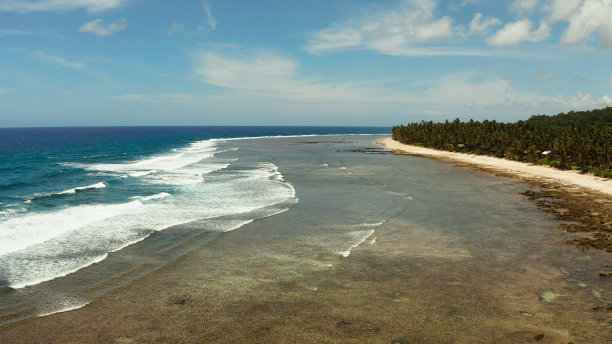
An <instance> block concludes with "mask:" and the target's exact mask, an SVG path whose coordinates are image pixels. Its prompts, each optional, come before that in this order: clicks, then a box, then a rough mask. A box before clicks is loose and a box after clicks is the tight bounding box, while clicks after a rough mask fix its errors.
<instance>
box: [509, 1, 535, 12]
mask: <svg viewBox="0 0 612 344" xmlns="http://www.w3.org/2000/svg"><path fill="white" fill-rule="evenodd" d="M537 6H538V0H514V1H513V2H512V4H511V5H510V10H512V11H513V12H516V13H518V14H520V15H525V14H531V13H533V11H535V9H536V7H537Z"/></svg>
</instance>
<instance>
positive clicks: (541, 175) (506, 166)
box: [376, 138, 612, 196]
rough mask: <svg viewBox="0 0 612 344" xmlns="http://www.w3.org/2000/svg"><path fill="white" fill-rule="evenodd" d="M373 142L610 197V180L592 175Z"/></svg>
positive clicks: (390, 141) (388, 141) (394, 148)
mask: <svg viewBox="0 0 612 344" xmlns="http://www.w3.org/2000/svg"><path fill="white" fill-rule="evenodd" d="M376 143H378V144H380V145H383V146H385V147H387V148H389V149H392V150H394V151H400V152H401V153H402V154H408V155H415V156H422V157H429V158H434V159H439V160H449V161H453V162H458V163H463V164H468V165H473V166H476V167H478V168H481V169H484V170H489V171H494V172H501V173H504V174H508V175H512V176H515V177H519V178H522V179H530V180H533V179H536V180H537V181H543V182H553V183H558V184H562V185H565V186H578V187H581V188H586V189H589V191H595V192H599V193H602V194H605V195H607V196H612V181H610V180H607V179H605V178H601V177H596V176H594V175H592V174H581V173H580V172H578V171H563V170H558V169H555V168H553V167H550V166H544V165H530V164H527V163H524V162H520V161H513V160H507V159H501V158H496V157H491V156H485V155H475V154H470V153H457V152H448V151H441V150H436V149H432V148H424V147H418V146H412V145H407V144H403V143H400V142H398V141H395V140H393V139H392V138H386V139H382V140H378V141H376Z"/></svg>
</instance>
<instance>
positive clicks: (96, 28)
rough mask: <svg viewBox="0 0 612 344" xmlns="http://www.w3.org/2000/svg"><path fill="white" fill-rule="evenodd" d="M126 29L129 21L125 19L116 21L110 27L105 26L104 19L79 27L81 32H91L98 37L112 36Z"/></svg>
mask: <svg viewBox="0 0 612 344" xmlns="http://www.w3.org/2000/svg"><path fill="white" fill-rule="evenodd" d="M126 27H127V19H125V18H122V19H118V20H115V21H113V22H111V23H109V24H108V25H104V19H102V18H98V19H94V20H92V21H89V22H87V23H85V24H83V26H81V27H79V31H81V32H91V33H93V34H96V35H98V36H110V35H112V34H114V33H116V32H119V31H122V30H124V29H125V28H126Z"/></svg>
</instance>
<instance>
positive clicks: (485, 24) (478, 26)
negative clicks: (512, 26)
mask: <svg viewBox="0 0 612 344" xmlns="http://www.w3.org/2000/svg"><path fill="white" fill-rule="evenodd" d="M482 17H483V16H482V13H476V15H474V19H472V21H471V22H470V31H469V33H468V35H473V34H477V35H484V34H486V33H487V32H488V31H489V27H491V26H495V25H501V23H502V22H501V20H499V19H497V18H486V19H484V20H482Z"/></svg>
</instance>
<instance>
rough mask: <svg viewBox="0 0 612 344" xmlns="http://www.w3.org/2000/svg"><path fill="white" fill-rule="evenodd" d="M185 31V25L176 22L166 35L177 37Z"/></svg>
mask: <svg viewBox="0 0 612 344" xmlns="http://www.w3.org/2000/svg"><path fill="white" fill-rule="evenodd" d="M184 29H185V26H183V24H181V23H179V22H174V23H172V25H170V27H169V28H168V31H166V34H168V35H175V34H177V33H180V32H182V31H183V30H184Z"/></svg>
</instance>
